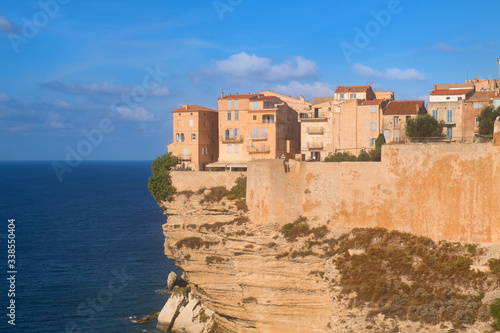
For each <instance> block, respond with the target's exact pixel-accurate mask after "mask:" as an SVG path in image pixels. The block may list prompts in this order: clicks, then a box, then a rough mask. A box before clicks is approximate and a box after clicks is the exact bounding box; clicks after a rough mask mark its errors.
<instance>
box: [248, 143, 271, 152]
mask: <svg viewBox="0 0 500 333" xmlns="http://www.w3.org/2000/svg"><path fill="white" fill-rule="evenodd" d="M247 151H248V153H249V154H269V153H270V152H271V149H270V148H269V146H264V147H262V146H261V147H258V146H253V147H252V146H251V145H248V146H247Z"/></svg>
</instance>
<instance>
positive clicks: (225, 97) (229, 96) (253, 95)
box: [219, 94, 260, 99]
mask: <svg viewBox="0 0 500 333" xmlns="http://www.w3.org/2000/svg"><path fill="white" fill-rule="evenodd" d="M258 96H260V95H259V94H236V95H231V94H229V95H226V96H223V97H219V99H245V98H253V97H258Z"/></svg>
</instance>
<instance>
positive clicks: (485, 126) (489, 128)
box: [477, 106, 500, 135]
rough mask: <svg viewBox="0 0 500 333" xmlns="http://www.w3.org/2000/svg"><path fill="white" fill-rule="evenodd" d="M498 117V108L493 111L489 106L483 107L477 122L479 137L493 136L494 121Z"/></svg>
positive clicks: (499, 112) (499, 108) (499, 109)
mask: <svg viewBox="0 0 500 333" xmlns="http://www.w3.org/2000/svg"><path fill="white" fill-rule="evenodd" d="M497 117H500V107H498V108H497V109H496V110H493V108H492V107H491V106H487V107H485V108H484V109H483V110H482V111H481V114H480V115H479V117H477V120H478V122H479V135H493V127H494V123H495V119H496V118H497Z"/></svg>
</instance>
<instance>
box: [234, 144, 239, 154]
mask: <svg viewBox="0 0 500 333" xmlns="http://www.w3.org/2000/svg"><path fill="white" fill-rule="evenodd" d="M234 152H235V153H239V152H240V145H235V146H234Z"/></svg>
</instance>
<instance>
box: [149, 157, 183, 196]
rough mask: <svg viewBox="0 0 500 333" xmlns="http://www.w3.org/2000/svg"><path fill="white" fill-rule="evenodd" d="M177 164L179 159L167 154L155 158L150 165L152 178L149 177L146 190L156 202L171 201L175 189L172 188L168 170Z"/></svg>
mask: <svg viewBox="0 0 500 333" xmlns="http://www.w3.org/2000/svg"><path fill="white" fill-rule="evenodd" d="M177 164H179V159H178V158H177V157H176V156H174V155H172V153H168V154H165V155H162V156H160V157H157V158H156V159H155V160H154V161H153V164H152V165H151V173H152V175H153V176H152V177H149V181H148V189H149V192H151V195H152V196H153V198H155V200H156V201H157V202H162V201H165V200H167V201H172V200H173V195H174V193H175V187H173V186H172V179H171V178H170V173H169V171H170V169H172V167H173V166H175V165H177Z"/></svg>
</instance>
